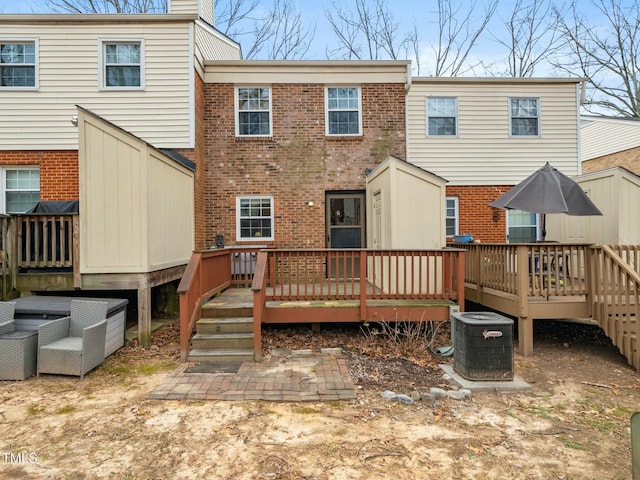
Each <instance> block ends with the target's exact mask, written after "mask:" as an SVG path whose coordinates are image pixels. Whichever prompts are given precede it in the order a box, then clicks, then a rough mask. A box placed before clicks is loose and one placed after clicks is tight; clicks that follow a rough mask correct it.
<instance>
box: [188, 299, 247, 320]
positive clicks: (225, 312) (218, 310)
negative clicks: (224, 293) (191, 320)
mask: <svg viewBox="0 0 640 480" xmlns="http://www.w3.org/2000/svg"><path fill="white" fill-rule="evenodd" d="M201 315H202V317H203V318H234V317H252V318H253V303H235V302H232V303H229V304H226V303H216V302H215V299H214V300H212V301H211V302H209V303H207V304H206V305H203V306H202V313H201Z"/></svg>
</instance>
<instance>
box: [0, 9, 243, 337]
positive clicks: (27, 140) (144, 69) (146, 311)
mask: <svg viewBox="0 0 640 480" xmlns="http://www.w3.org/2000/svg"><path fill="white" fill-rule="evenodd" d="M213 21H214V19H213V11H212V6H211V5H210V2H199V1H194V0H173V1H172V2H170V13H168V14H154V15H59V14H57V15H0V25H1V28H0V51H1V59H2V60H1V63H0V77H1V79H2V83H1V85H0V186H1V189H2V192H1V194H0V213H2V214H19V213H23V212H26V211H27V210H29V209H30V208H31V207H33V206H34V205H35V204H36V203H37V202H38V201H50V200H80V213H79V215H77V216H76V218H77V221H74V222H73V225H72V223H71V222H70V223H69V224H68V225H67V224H66V223H65V228H61V225H58V224H56V228H54V229H53V230H55V231H56V232H58V231H61V232H72V233H68V235H69V236H68V237H65V238H61V237H60V238H56V239H53V238H52V237H51V235H52V234H51V233H46V234H45V233H42V231H40V230H38V228H40V229H42V228H43V227H42V226H43V225H44V224H47V222H48V221H49V220H42V219H41V220H37V221H34V220H33V219H32V220H28V219H27V217H25V219H24V220H21V221H23V223H24V225H25V226H22V227H20V228H23V229H30V228H32V227H33V229H35V230H23V233H24V232H26V231H28V232H32V233H30V235H32V236H33V235H35V236H36V237H37V238H41V240H39V242H40V244H42V243H44V244H45V246H43V247H42V250H40V251H32V252H31V254H30V255H26V256H20V255H18V253H20V252H18V251H16V252H14V254H12V261H13V262H14V263H15V266H16V268H17V269H20V271H21V272H22V273H21V274H19V275H17V278H15V279H14V280H13V282H14V284H15V287H16V288H17V289H18V290H19V291H21V292H30V291H33V292H38V291H49V290H57V291H60V290H62V291H74V290H82V291H86V292H88V291H100V290H126V291H133V292H134V293H135V294H137V302H138V318H139V323H140V326H141V327H142V328H140V332H141V333H140V335H141V340H143V343H148V341H149V335H148V334H149V331H150V330H149V328H150V298H151V289H152V288H153V287H155V286H158V285H163V284H166V283H168V282H172V281H175V280H177V279H179V278H180V277H181V275H182V272H183V271H184V268H185V266H186V264H187V262H188V260H189V257H190V255H191V252H192V251H193V249H194V248H203V247H204V245H205V242H204V237H202V236H198V234H201V233H202V232H203V229H202V228H200V229H198V228H196V227H195V226H196V225H200V226H201V225H203V222H204V206H203V201H204V198H203V195H202V194H201V192H202V181H203V179H202V177H200V176H199V172H200V171H199V170H198V169H195V171H194V166H195V165H196V164H198V163H201V162H202V161H203V160H202V158H203V155H204V150H203V149H202V148H200V145H203V142H202V141H201V139H202V138H203V136H204V133H203V131H204V130H203V111H204V109H203V90H204V82H203V80H204V65H205V62H206V61H209V60H215V59H238V58H240V55H241V54H240V49H239V46H238V45H237V44H236V43H235V42H233V41H231V40H229V39H228V38H226V37H225V36H224V35H222V34H220V33H219V32H218V31H216V30H215V28H214V27H213ZM100 142H103V143H100ZM189 161H192V162H195V164H194V165H193V166H192V167H191V168H189V167H187V166H185V165H187V164H188V163H189ZM92 167H95V169H92ZM147 174H148V175H156V177H154V179H155V180H158V179H162V181H165V182H166V181H169V182H170V183H169V184H166V183H165V184H163V185H164V188H163V191H162V192H160V193H161V194H162V196H163V197H162V202H164V203H162V202H161V203H159V204H162V205H164V206H165V207H168V206H169V205H180V206H184V205H185V204H184V196H185V189H186V191H188V192H189V195H190V196H191V198H192V202H193V203H192V205H191V208H189V209H187V210H185V211H186V212H187V215H188V216H189V217H191V218H188V219H187V221H186V223H185V221H183V220H179V221H178V223H177V224H174V228H175V227H176V225H177V227H178V228H180V230H181V234H180V235H175V234H173V230H172V229H171V228H168V227H169V226H170V225H172V222H174V221H175V220H176V219H175V218H169V217H168V216H167V215H168V214H169V213H170V212H173V213H174V216H175V215H178V214H177V213H176V212H175V211H173V209H171V208H165V209H164V211H158V210H157V206H158V205H159V204H156V205H150V203H149V202H152V201H154V200H158V199H159V197H158V192H155V191H154V190H153V188H151V187H150V186H149V183H148V182H145V181H141V175H147ZM150 178H151V177H150ZM173 181H176V182H178V183H179V185H178V186H175V188H174V185H173V183H171V182H173ZM140 188H142V189H144V190H139V191H136V189H140ZM98 192H102V193H103V195H102V197H101V198H99V195H98V194H97V193H98ZM132 199H135V201H132ZM171 199H173V200H175V202H173V203H172V202H171ZM91 202H94V203H91ZM127 202H132V203H127ZM101 211H102V212H103V213H102V215H100V212H101ZM131 212H136V213H135V214H132V213H131ZM123 213H126V215H122V214H123ZM182 214H183V212H181V213H180V214H179V215H182ZM98 220H99V221H98ZM57 221H58V222H59V220H57ZM30 222H31V223H30ZM157 222H160V223H162V224H163V225H164V227H158V226H156V225H154V223H157ZM29 225H31V226H29ZM152 225H153V226H152ZM67 226H68V228H67ZM141 227H142V229H141ZM48 231H49V232H51V231H52V230H51V229H50V230H48ZM38 236H40V237H38ZM75 238H77V239H78V242H79V245H76V244H75V243H74V248H73V249H71V247H70V245H71V244H72V243H73V242H74V240H73V239H75ZM106 239H109V242H106ZM167 239H169V241H167ZM55 241H57V242H58V243H57V245H58V246H57V247H56V248H53V251H54V252H55V251H56V250H57V251H58V254H59V253H60V252H59V251H60V248H61V247H60V246H61V245H64V248H68V249H70V251H67V252H65V253H64V255H63V256H65V261H61V260H60V259H47V258H42V257H43V256H47V255H53V254H52V253H51V252H52V249H51V247H46V245H51V243H48V242H55ZM118 242H121V243H118ZM36 243H37V242H36ZM134 243H135V244H136V245H138V247H136V248H134V247H133V246H132V245H133V244H134ZM29 248H31V249H33V248H36V249H37V248H38V247H37V246H36V247H29ZM78 256H79V257H80V258H77V257H78ZM26 257H29V258H26ZM69 259H71V260H70V261H69ZM36 260H37V262H36V263H35V264H34V263H33V262H34V261H36ZM42 265H46V266H55V267H56V271H55V273H52V272H51V270H43V269H40V268H39V267H40V266H42ZM58 267H62V268H58ZM27 270H28V273H25V272H26V271H27Z"/></svg>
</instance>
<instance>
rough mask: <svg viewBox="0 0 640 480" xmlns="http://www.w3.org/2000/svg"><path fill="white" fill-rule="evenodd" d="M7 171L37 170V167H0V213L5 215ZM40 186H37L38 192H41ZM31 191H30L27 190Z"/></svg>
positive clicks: (38, 168) (38, 167)
mask: <svg viewBox="0 0 640 480" xmlns="http://www.w3.org/2000/svg"><path fill="white" fill-rule="evenodd" d="M7 170H38V172H39V171H40V166H39V165H3V166H2V167H0V213H2V214H4V215H6V214H7ZM41 186H42V185H38V192H42V189H41ZM29 191H31V190H29Z"/></svg>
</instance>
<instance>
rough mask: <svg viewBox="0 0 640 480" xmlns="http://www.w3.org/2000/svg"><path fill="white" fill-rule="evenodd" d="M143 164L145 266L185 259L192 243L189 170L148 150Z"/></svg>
mask: <svg viewBox="0 0 640 480" xmlns="http://www.w3.org/2000/svg"><path fill="white" fill-rule="evenodd" d="M147 161H148V165H147V172H148V176H147V189H148V193H149V202H148V217H147V221H148V229H149V269H150V270H152V271H154V270H160V269H162V268H169V267H172V266H175V265H181V264H184V263H186V262H187V261H188V259H189V256H190V255H191V252H192V251H193V245H194V237H193V232H194V211H193V172H191V171H189V170H187V169H185V168H184V167H182V166H179V165H177V164H176V163H175V162H174V161H172V160H170V159H168V158H167V157H165V156H164V155H158V153H157V152H154V151H151V152H150V154H149V158H148V160H147Z"/></svg>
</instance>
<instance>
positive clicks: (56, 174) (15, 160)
mask: <svg viewBox="0 0 640 480" xmlns="http://www.w3.org/2000/svg"><path fill="white" fill-rule="evenodd" d="M18 165H20V166H22V165H33V166H39V167H40V200H78V196H79V188H78V151H77V150H47V151H31V150H22V151H0V166H18Z"/></svg>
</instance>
